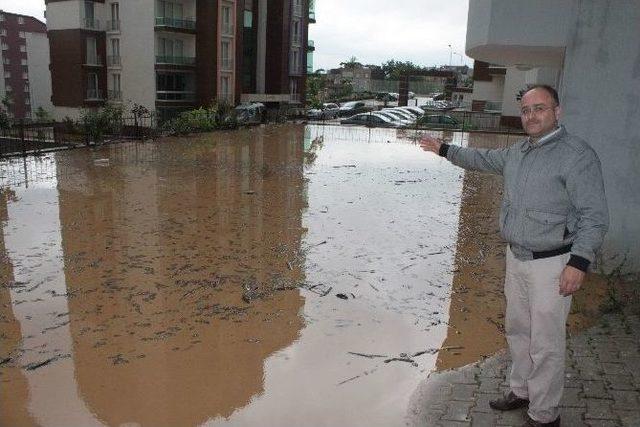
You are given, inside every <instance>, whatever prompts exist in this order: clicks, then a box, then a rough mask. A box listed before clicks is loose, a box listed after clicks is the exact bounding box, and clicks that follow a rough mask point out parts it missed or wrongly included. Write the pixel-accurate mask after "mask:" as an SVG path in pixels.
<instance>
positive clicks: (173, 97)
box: [156, 90, 196, 101]
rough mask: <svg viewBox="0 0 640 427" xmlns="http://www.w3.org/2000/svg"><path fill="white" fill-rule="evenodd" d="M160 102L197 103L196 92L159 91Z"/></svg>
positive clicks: (157, 93)
mask: <svg viewBox="0 0 640 427" xmlns="http://www.w3.org/2000/svg"><path fill="white" fill-rule="evenodd" d="M156 98H157V99H158V101H195V100H196V94H195V92H187V91H177V90H159V91H156Z"/></svg>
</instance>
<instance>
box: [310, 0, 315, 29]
mask: <svg viewBox="0 0 640 427" xmlns="http://www.w3.org/2000/svg"><path fill="white" fill-rule="evenodd" d="M309 23H310V24H315V23H316V5H315V1H314V0H309Z"/></svg>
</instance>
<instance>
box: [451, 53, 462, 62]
mask: <svg viewBox="0 0 640 427" xmlns="http://www.w3.org/2000/svg"><path fill="white" fill-rule="evenodd" d="M453 54H454V55H458V56H459V57H460V65H462V54H460V53H458V52H453Z"/></svg>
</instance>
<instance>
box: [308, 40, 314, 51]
mask: <svg viewBox="0 0 640 427" xmlns="http://www.w3.org/2000/svg"><path fill="white" fill-rule="evenodd" d="M314 50H316V45H315V43H314V42H313V40H307V52H313V51H314Z"/></svg>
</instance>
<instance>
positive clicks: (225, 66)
mask: <svg viewBox="0 0 640 427" xmlns="http://www.w3.org/2000/svg"><path fill="white" fill-rule="evenodd" d="M220 69H221V70H223V71H233V59H231V58H222V59H221V60H220Z"/></svg>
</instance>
